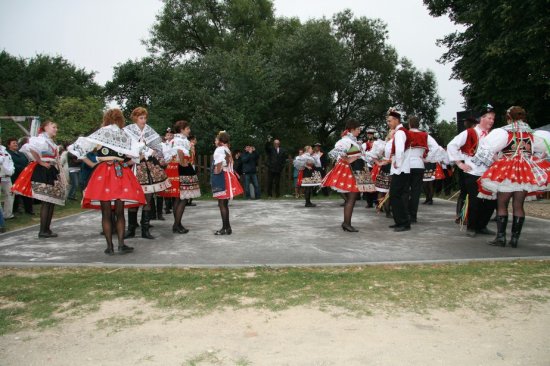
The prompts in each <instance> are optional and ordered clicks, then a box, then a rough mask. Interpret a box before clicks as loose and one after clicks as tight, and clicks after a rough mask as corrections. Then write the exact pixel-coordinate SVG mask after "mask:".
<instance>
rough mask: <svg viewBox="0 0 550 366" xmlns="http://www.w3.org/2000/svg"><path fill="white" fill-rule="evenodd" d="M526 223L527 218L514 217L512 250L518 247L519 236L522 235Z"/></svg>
mask: <svg viewBox="0 0 550 366" xmlns="http://www.w3.org/2000/svg"><path fill="white" fill-rule="evenodd" d="M524 222H525V217H519V216H514V218H513V221H512V238H511V239H510V245H511V246H512V248H517V247H518V240H519V236H520V235H521V229H522V228H523V223H524Z"/></svg>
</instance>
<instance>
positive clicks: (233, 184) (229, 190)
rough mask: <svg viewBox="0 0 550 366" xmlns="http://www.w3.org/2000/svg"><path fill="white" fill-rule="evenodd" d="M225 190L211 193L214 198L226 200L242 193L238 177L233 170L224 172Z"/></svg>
mask: <svg viewBox="0 0 550 366" xmlns="http://www.w3.org/2000/svg"><path fill="white" fill-rule="evenodd" d="M223 174H224V179H225V190H224V191H221V192H216V193H214V194H213V196H214V198H217V199H219V200H227V199H232V198H234V197H237V196H239V195H241V194H243V193H244V191H243V187H242V186H241V183H240V182H239V178H237V176H236V175H235V173H233V172H224V173H223Z"/></svg>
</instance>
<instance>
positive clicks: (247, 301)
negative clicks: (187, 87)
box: [0, 261, 550, 334]
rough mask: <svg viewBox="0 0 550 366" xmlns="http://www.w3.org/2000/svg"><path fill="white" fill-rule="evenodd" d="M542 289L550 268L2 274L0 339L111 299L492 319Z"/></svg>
mask: <svg viewBox="0 0 550 366" xmlns="http://www.w3.org/2000/svg"><path fill="white" fill-rule="evenodd" d="M549 289H550V261H517V262H494V263H470V264H453V265H451V264H446V265H402V266H354V267H330V268H280V269H272V268H254V269H250V268H244V269H120V270H117V271H112V269H102V268H74V269H67V268H53V269H52V268H47V269H46V268H34V269H9V268H3V269H0V334H3V333H6V332H9V331H14V330H18V329H22V328H25V327H28V326H33V325H37V324H38V325H41V326H49V325H52V324H55V322H56V321H58V320H59V319H63V318H64V317H66V316H68V315H74V314H82V313H85V312H88V311H93V310H96V309H97V308H98V306H99V304H101V303H102V302H103V301H108V300H113V299H117V298H125V299H144V300H145V301H147V302H150V303H152V304H154V305H155V306H157V307H159V308H168V309H171V310H172V309H173V310H179V311H183V312H184V313H185V314H187V315H188V316H196V315H203V314H207V313H209V312H212V311H215V310H220V309H223V308H234V309H242V308H259V309H268V310H272V311H280V310H284V309H288V308H290V307H294V306H312V307H316V308H319V309H322V310H327V311H330V310H331V309H335V308H338V309H339V310H338V311H337V312H339V313H340V312H342V313H346V314H353V315H357V316H363V315H370V314H372V313H375V312H398V311H399V312H401V311H406V312H418V313H425V312H428V311H430V310H432V309H444V310H455V309H458V308H461V307H468V308H472V309H474V310H476V311H481V312H484V313H487V314H489V315H491V314H494V312H495V311H497V309H498V308H499V306H498V305H499V304H506V305H510V304H513V303H522V302H523V303H540V302H547V301H548V300H549V299H550V291H549ZM137 315H139V314H137ZM130 323H132V322H131V321H130V322H129V323H128V324H129V325H128V324H127V325H128V326H131V325H132V324H130ZM119 325H120V324H119ZM121 325H122V326H125V324H121Z"/></svg>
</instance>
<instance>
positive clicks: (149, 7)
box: [0, 0, 463, 120]
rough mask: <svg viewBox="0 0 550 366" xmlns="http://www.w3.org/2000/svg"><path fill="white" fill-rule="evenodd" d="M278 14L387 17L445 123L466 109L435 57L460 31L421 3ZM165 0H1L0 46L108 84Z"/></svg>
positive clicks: (327, 3) (323, 2)
mask: <svg viewBox="0 0 550 366" xmlns="http://www.w3.org/2000/svg"><path fill="white" fill-rule="evenodd" d="M274 6H275V13H276V15H277V16H285V17H299V18H300V19H301V20H303V21H305V20H308V19H311V18H321V17H323V16H325V17H327V18H329V17H331V16H332V15H333V14H335V13H337V12H339V11H342V10H344V9H347V8H349V9H351V10H352V11H353V13H354V14H355V15H356V16H366V17H369V18H380V19H382V20H383V21H384V22H385V23H386V24H387V25H388V33H389V43H390V44H391V45H393V46H394V47H395V48H396V49H397V52H398V54H399V56H402V57H403V56H404V57H407V58H409V59H411V60H412V61H413V63H414V65H415V66H416V67H417V68H419V69H421V70H427V69H430V70H432V71H433V72H434V73H435V75H436V77H437V82H438V88H439V94H440V95H441V97H442V98H443V105H442V106H441V108H440V109H439V118H440V119H447V120H450V119H452V118H453V117H455V116H456V112H457V111H459V110H462V107H461V104H462V103H463V98H462V96H461V95H460V89H461V88H462V84H461V83H460V82H458V81H456V80H449V78H450V74H451V66H450V65H440V64H438V63H437V62H436V60H437V59H438V58H439V57H440V56H441V54H442V53H443V52H444V49H443V48H440V47H437V46H436V44H435V43H436V40H437V39H439V38H442V37H443V36H444V35H445V34H448V33H451V32H453V31H455V30H456V27H455V26H454V25H453V24H452V23H451V22H450V21H449V20H448V18H446V17H445V18H432V17H430V15H429V14H428V11H427V9H426V8H425V6H424V5H423V4H422V0H385V1H382V0H337V1H335V0H275V1H274ZM161 7H162V2H161V1H160V0H0V49H4V50H6V51H7V52H9V53H10V54H12V55H16V56H22V57H32V56H34V55H36V54H37V53H44V54H50V55H61V56H63V57H64V58H66V59H68V60H69V61H71V62H73V63H74V64H75V65H77V66H78V67H83V68H85V69H86V70H88V71H94V72H96V81H97V82H98V83H100V84H102V85H103V84H105V82H106V81H108V80H110V79H111V78H112V75H113V67H114V66H115V65H117V64H118V63H123V62H125V61H126V60H128V59H139V58H141V57H143V56H145V55H146V54H147V51H146V49H145V47H144V46H143V45H142V44H141V40H143V39H145V38H148V35H149V30H150V28H151V26H152V24H153V23H154V21H155V16H156V15H157V14H158V13H159V11H160V9H161Z"/></svg>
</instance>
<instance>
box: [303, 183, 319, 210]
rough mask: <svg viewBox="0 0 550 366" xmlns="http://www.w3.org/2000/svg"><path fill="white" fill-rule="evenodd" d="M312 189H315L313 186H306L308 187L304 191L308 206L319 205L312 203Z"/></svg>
mask: <svg viewBox="0 0 550 366" xmlns="http://www.w3.org/2000/svg"><path fill="white" fill-rule="evenodd" d="M312 191H313V188H312V187H306V189H305V191H304V195H305V198H306V207H315V206H317V205H316V204H314V203H311V193H312Z"/></svg>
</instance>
